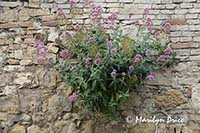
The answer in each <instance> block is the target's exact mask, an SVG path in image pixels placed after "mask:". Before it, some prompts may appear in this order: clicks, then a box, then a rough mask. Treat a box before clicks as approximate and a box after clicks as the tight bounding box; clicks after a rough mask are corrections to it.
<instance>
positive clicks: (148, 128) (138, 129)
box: [130, 123, 156, 133]
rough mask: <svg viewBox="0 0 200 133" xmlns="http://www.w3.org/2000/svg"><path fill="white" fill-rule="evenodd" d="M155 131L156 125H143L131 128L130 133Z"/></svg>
mask: <svg viewBox="0 0 200 133" xmlns="http://www.w3.org/2000/svg"><path fill="white" fill-rule="evenodd" d="M155 131H156V125H155V124H154V123H145V124H144V123H143V124H140V125H137V126H136V127H134V128H132V129H131V130H130V133H154V132H155Z"/></svg>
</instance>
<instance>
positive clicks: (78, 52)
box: [35, 2, 174, 114]
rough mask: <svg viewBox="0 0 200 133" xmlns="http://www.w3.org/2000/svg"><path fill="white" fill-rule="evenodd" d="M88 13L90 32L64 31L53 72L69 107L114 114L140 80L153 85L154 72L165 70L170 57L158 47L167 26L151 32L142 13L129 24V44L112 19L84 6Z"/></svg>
mask: <svg viewBox="0 0 200 133" xmlns="http://www.w3.org/2000/svg"><path fill="white" fill-rule="evenodd" d="M73 4H75V2H74V3H73ZM90 8H91V10H90V18H91V20H92V22H93V23H92V25H91V26H80V25H78V26H76V28H75V31H65V32H64V34H62V35H61V36H60V38H59V39H58V40H59V42H60V48H61V49H62V50H61V51H60V55H59V56H60V57H61V58H63V60H65V61H66V62H65V63H64V64H62V65H61V66H60V67H59V69H58V70H59V72H60V74H61V77H62V78H63V80H64V81H65V82H66V84H67V85H69V86H71V87H72V88H73V90H74V92H73V94H72V95H71V96H69V98H68V99H69V100H70V101H71V102H74V103H78V104H76V105H78V106H80V107H81V108H87V109H89V110H92V111H100V112H103V113H105V114H115V111H116V110H117V107H118V105H119V103H121V102H123V101H124V100H126V99H127V98H128V96H129V92H130V91H134V88H136V87H137V85H139V84H141V83H142V82H143V81H144V80H154V79H155V77H156V75H155V71H157V70H159V69H161V68H163V67H166V66H168V65H170V64H171V61H172V58H173V55H174V52H173V51H172V49H171V48H170V47H169V46H168V45H167V44H162V41H161V38H162V35H163V34H164V33H165V32H166V31H168V30H169V28H170V25H169V24H168V23H164V24H163V25H162V26H161V27H160V28H159V29H155V28H154V25H153V20H152V19H151V18H148V17H147V14H148V13H149V9H148V8H146V9H145V10H144V16H145V17H144V20H143V22H142V23H140V22H139V21H135V26H137V27H138V33H137V35H136V36H135V38H134V39H130V38H128V37H126V36H122V31H121V30H120V27H119V25H117V24H116V23H115V21H116V20H117V14H116V13H112V14H111V15H110V16H109V17H108V18H106V19H105V18H103V17H102V12H103V9H102V7H101V6H98V5H95V4H90ZM59 10H60V9H59ZM107 31H109V32H107ZM35 44H36V48H37V58H38V61H40V62H42V61H44V60H47V57H46V55H47V53H48V49H47V47H46V46H45V45H44V43H43V42H41V41H39V40H36V41H35Z"/></svg>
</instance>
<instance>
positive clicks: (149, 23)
mask: <svg viewBox="0 0 200 133" xmlns="http://www.w3.org/2000/svg"><path fill="white" fill-rule="evenodd" d="M146 24H147V26H150V25H151V26H152V25H153V21H152V19H151V18H147V20H146Z"/></svg>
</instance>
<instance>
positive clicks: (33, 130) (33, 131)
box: [27, 125, 42, 133]
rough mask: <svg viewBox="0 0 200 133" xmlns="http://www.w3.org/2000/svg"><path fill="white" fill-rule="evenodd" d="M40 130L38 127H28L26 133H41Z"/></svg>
mask: <svg viewBox="0 0 200 133" xmlns="http://www.w3.org/2000/svg"><path fill="white" fill-rule="evenodd" d="M41 132H42V131H41V129H40V127H38V126H37V125H32V126H30V127H28V128H27V133H41Z"/></svg>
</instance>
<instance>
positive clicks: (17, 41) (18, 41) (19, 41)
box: [14, 37, 23, 44]
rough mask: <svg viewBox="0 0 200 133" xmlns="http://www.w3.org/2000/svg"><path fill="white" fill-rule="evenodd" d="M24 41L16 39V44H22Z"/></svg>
mask: <svg viewBox="0 0 200 133" xmlns="http://www.w3.org/2000/svg"><path fill="white" fill-rule="evenodd" d="M22 42H23V41H22V39H21V38H20V37H16V38H15V41H14V43H16V44H21V43H22Z"/></svg>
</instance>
